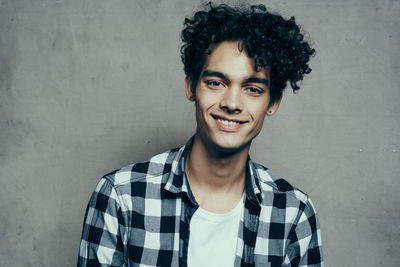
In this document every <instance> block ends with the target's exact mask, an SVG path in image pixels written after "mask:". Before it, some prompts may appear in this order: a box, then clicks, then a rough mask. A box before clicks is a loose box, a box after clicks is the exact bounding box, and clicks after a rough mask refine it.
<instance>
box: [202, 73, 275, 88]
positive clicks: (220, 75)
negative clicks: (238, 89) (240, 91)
mask: <svg viewBox="0 0 400 267" xmlns="http://www.w3.org/2000/svg"><path fill="white" fill-rule="evenodd" d="M209 76H213V77H218V78H221V79H223V80H225V81H229V79H228V77H227V76H226V75H225V74H223V73H221V72H218V71H210V70H205V71H203V73H202V75H201V77H209ZM244 83H261V84H264V85H265V86H267V87H268V86H269V80H268V79H264V78H258V77H249V78H247V79H246V80H245V81H244Z"/></svg>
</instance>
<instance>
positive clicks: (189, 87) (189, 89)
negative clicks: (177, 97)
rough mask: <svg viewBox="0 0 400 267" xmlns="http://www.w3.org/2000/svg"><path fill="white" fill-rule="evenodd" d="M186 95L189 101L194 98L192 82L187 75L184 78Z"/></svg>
mask: <svg viewBox="0 0 400 267" xmlns="http://www.w3.org/2000/svg"><path fill="white" fill-rule="evenodd" d="M185 89H186V97H187V99H188V100H189V101H194V100H195V99H196V98H195V97H194V95H193V92H192V82H191V80H190V78H189V77H188V76H186V78H185Z"/></svg>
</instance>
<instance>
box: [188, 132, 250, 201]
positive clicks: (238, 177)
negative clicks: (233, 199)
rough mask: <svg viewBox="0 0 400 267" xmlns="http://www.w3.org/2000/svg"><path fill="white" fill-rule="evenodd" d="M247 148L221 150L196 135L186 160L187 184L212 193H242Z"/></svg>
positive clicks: (248, 146) (248, 147)
mask: <svg viewBox="0 0 400 267" xmlns="http://www.w3.org/2000/svg"><path fill="white" fill-rule="evenodd" d="M249 149H250V144H248V145H247V146H245V147H244V148H242V149H240V150H238V151H235V152H226V151H221V150H218V149H217V148H216V147H215V145H207V144H204V142H203V141H202V140H201V138H200V137H199V136H198V135H196V136H195V138H194V141H193V146H192V150H191V151H190V154H189V157H188V160H187V162H186V171H187V176H188V179H189V183H190V186H191V187H192V189H195V188H197V189H199V188H201V189H202V190H207V191H212V192H215V193H224V192H225V193H228V192H229V191H230V192H232V191H236V192H237V191H240V192H242V193H243V190H244V182H245V176H246V162H247V156H248V152H249ZM194 187H195V188H194Z"/></svg>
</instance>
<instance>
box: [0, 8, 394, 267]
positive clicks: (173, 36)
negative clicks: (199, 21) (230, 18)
mask: <svg viewBox="0 0 400 267" xmlns="http://www.w3.org/2000/svg"><path fill="white" fill-rule="evenodd" d="M267 2H268V3H267V4H268V6H269V7H271V9H272V10H273V11H279V12H281V13H282V14H284V15H285V16H291V15H295V16H296V19H297V21H298V22H299V23H300V24H301V25H303V28H304V29H306V30H307V31H308V33H309V35H310V36H311V39H312V42H313V44H314V46H315V48H316V49H317V56H316V57H315V58H314V59H313V61H312V68H313V72H312V74H311V76H310V77H308V78H306V79H305V81H304V82H303V87H302V90H300V91H301V92H300V93H299V94H296V95H293V94H292V93H291V92H290V90H288V91H287V92H286V94H285V97H284V100H283V103H282V105H281V108H280V110H279V111H278V113H277V114H276V115H275V116H274V117H272V118H267V119H266V123H265V127H264V130H263V132H262V134H260V136H259V137H258V139H257V141H256V142H255V144H254V146H253V148H252V157H253V158H254V159H255V160H257V161H259V162H261V163H263V164H265V165H267V166H269V167H270V168H271V169H272V170H273V171H274V172H277V173H279V174H280V175H282V176H284V177H285V178H286V179H288V180H289V181H290V182H292V183H293V184H294V185H296V186H298V187H299V188H301V189H303V190H304V191H305V192H307V193H309V194H310V195H311V197H312V199H313V201H314V203H315V206H316V208H317V210H318V212H319V216H320V222H321V227H322V233H323V242H324V248H325V251H324V252H325V260H326V266H400V256H399V252H400V251H399V240H400V223H399V221H400V208H399V207H400V196H399V193H398V191H399V189H400V182H399V173H400V164H399V163H400V160H399V159H400V123H399V120H400V116H399V115H400V114H399V113H400V106H399V100H400V90H399V85H400V75H399V72H400V53H399V48H400V46H399V45H400V35H399V28H400V20H399V14H400V2H399V1H397V0H364V1H363V0H335V1H328V0H325V1H322V0H285V1H282V0H270V1H267ZM199 6H200V4H199V2H198V1H184V0H173V1H128V0H119V1H94V0H85V1H82V0H71V1H63V0H51V1H50V0H34V1H22V0H14V1H13V0H0V265H1V266H74V265H75V264H76V257H77V250H78V244H79V238H80V233H81V227H82V220H83V215H84V210H85V207H86V204H87V201H88V199H89V196H90V194H91V192H92V190H93V188H94V186H95V184H96V182H97V181H98V179H99V178H100V177H101V176H102V175H103V174H105V173H107V172H109V171H111V170H113V169H116V168H118V167H121V166H124V165H126V164H129V163H131V162H134V161H137V160H141V159H145V158H147V157H149V156H151V155H152V154H155V153H157V152H162V151H164V150H166V149H168V148H171V147H173V146H178V145H181V144H183V143H184V142H185V140H186V139H187V138H188V137H189V136H191V134H192V133H193V132H194V127H195V121H194V112H193V105H192V104H191V103H189V102H188V101H187V100H186V99H185V95H184V75H183V71H182V66H181V63H180V58H179V46H180V41H179V32H180V30H181V27H182V21H183V18H184V16H185V15H187V14H191V13H192V11H193V10H195V9H197V8H198V7H199Z"/></svg>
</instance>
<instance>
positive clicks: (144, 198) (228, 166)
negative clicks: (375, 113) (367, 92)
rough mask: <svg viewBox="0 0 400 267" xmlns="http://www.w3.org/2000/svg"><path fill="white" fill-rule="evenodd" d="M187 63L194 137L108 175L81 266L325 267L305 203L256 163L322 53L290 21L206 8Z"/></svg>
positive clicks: (187, 41) (85, 237) (197, 19)
mask: <svg viewBox="0 0 400 267" xmlns="http://www.w3.org/2000/svg"><path fill="white" fill-rule="evenodd" d="M182 40H183V42H184V45H183V46H182V49H181V52H182V61H183V63H184V65H185V74H186V95H187V97H188V99H189V100H190V101H193V102H194V103H195V106H196V119H197V130H196V133H195V135H194V136H193V137H192V138H191V139H190V140H189V141H188V142H187V144H186V145H185V146H183V147H181V148H177V149H173V150H171V151H168V152H165V153H162V154H160V155H157V156H154V157H152V158H151V159H149V160H147V161H143V162H139V163H136V164H132V165H130V166H127V167H124V168H122V169H119V170H116V171H114V172H112V173H110V174H107V175H105V176H104V177H103V178H102V179H101V180H100V182H99V184H98V185H97V187H96V189H95V191H94V193H93V195H92V198H91V200H90V203H89V205H88V209H87V212H86V216H85V221H84V228H83V234H82V240H81V246H80V253H79V263H78V265H79V266H189V267H195V266H322V253H321V239H320V231H319V225H318V220H317V217H316V214H315V211H314V208H313V205H312V203H311V201H310V199H309V198H308V196H307V195H306V194H304V193H303V192H301V191H299V190H298V189H296V188H294V187H292V186H291V185H290V184H289V183H288V182H286V181H285V180H283V179H282V178H280V177H279V176H277V175H275V174H273V173H272V172H270V171H269V170H268V169H267V168H266V167H263V166H262V165H259V164H257V163H254V162H252V161H251V159H250V158H249V155H248V152H249V149H250V144H251V142H252V140H253V139H254V138H255V137H256V136H257V135H258V134H259V132H260V131H261V128H262V126H263V122H264V118H265V115H267V116H272V115H273V114H274V113H275V112H276V110H277V109H278V107H279V104H280V101H281V98H282V91H283V89H284V88H285V86H286V83H287V82H288V81H289V82H290V84H291V86H292V88H293V89H294V90H298V89H299V87H298V86H297V84H296V83H297V82H298V81H299V80H301V79H302V78H303V75H304V74H307V73H309V72H310V71H311V70H310V68H309V67H308V65H307V62H308V60H309V58H310V56H312V55H313V53H314V50H313V49H311V48H310V46H309V44H308V43H307V42H305V41H303V35H302V34H301V33H300V31H299V28H298V26H297V25H296V23H295V20H294V18H291V19H289V20H285V19H283V18H282V17H281V16H279V15H273V14H270V13H269V12H267V11H266V9H265V7H264V6H262V5H260V6H252V7H251V8H250V9H249V10H245V9H234V8H231V7H228V6H225V5H221V6H217V7H213V6H211V4H210V6H209V9H208V10H207V11H200V12H197V13H196V14H195V15H194V17H193V18H192V19H186V20H185V28H184V30H183V32H182Z"/></svg>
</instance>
